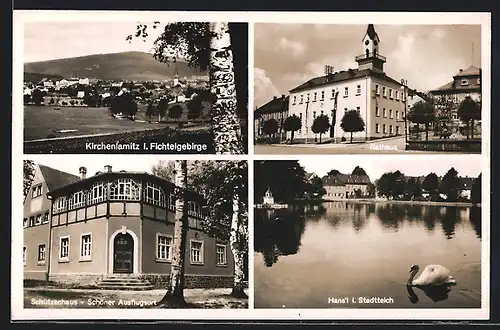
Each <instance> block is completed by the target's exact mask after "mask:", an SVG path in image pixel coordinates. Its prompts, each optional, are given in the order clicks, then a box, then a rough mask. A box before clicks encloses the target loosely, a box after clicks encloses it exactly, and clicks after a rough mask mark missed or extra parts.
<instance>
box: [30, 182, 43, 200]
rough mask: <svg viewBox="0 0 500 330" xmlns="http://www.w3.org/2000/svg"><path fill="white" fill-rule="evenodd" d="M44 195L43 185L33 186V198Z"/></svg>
mask: <svg viewBox="0 0 500 330" xmlns="http://www.w3.org/2000/svg"><path fill="white" fill-rule="evenodd" d="M41 195H42V185H41V184H39V185H36V186H34V187H33V190H32V192H31V198H36V197H38V196H41Z"/></svg>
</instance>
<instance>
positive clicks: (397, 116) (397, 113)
mask: <svg viewBox="0 0 500 330" xmlns="http://www.w3.org/2000/svg"><path fill="white" fill-rule="evenodd" d="M396 119H397V120H399V111H398V110H396Z"/></svg>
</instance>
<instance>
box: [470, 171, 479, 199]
mask: <svg viewBox="0 0 500 330" xmlns="http://www.w3.org/2000/svg"><path fill="white" fill-rule="evenodd" d="M470 200H471V202H472V203H475V204H479V203H481V174H479V176H478V177H477V178H476V179H475V180H474V183H473V184H472V189H471V192H470Z"/></svg>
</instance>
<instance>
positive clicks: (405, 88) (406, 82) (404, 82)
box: [401, 79, 408, 149]
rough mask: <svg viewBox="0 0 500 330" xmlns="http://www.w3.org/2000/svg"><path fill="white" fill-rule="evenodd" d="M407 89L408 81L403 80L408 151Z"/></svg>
mask: <svg viewBox="0 0 500 330" xmlns="http://www.w3.org/2000/svg"><path fill="white" fill-rule="evenodd" d="M407 87H408V80H405V79H401V89H402V90H403V95H404V101H403V102H404V107H405V149H406V145H407V143H408V124H407V122H408V114H407V113H406V109H407V107H408V106H407V103H406V102H407V97H408V95H407V94H406V90H407Z"/></svg>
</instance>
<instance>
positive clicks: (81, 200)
mask: <svg viewBox="0 0 500 330" xmlns="http://www.w3.org/2000/svg"><path fill="white" fill-rule="evenodd" d="M84 205H85V194H84V193H83V191H82V190H80V191H77V192H76V193H74V194H71V196H70V197H69V199H68V210H73V209H76V208H79V207H82V206H84Z"/></svg>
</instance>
